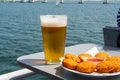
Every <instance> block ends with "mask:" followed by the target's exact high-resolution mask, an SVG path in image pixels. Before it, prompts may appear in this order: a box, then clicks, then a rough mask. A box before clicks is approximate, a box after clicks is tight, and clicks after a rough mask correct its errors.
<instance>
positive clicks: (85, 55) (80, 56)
mask: <svg viewBox="0 0 120 80" xmlns="http://www.w3.org/2000/svg"><path fill="white" fill-rule="evenodd" d="M78 57H79V58H80V59H81V61H84V60H83V58H84V57H92V55H90V54H88V53H80V54H78Z"/></svg>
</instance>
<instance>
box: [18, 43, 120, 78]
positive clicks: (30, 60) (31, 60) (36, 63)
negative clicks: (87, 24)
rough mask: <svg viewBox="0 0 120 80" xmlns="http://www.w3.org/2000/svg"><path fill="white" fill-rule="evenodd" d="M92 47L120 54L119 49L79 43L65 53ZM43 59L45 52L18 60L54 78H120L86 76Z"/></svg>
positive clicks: (22, 64)
mask: <svg viewBox="0 0 120 80" xmlns="http://www.w3.org/2000/svg"><path fill="white" fill-rule="evenodd" d="M92 47H97V48H98V49H99V50H100V51H101V50H105V51H107V52H108V53H109V54H110V55H120V50H119V49H113V50H109V49H107V48H103V47H101V46H98V45H96V44H79V45H74V46H70V47H66V49H65V53H74V54H78V53H82V52H86V51H88V50H89V49H91V48H92ZM42 61H44V52H40V53H34V54H30V55H24V56H21V57H19V58H18V59H17V62H18V63H19V64H20V65H21V66H23V67H25V68H28V69H30V70H32V71H34V72H36V73H39V74H42V75H44V76H47V77H49V78H51V79H53V80H120V76H112V77H103V78H93V77H85V76H81V75H79V74H75V73H72V72H69V71H66V70H64V69H63V68H62V67H61V66H60V65H59V64H58V65H46V64H43V63H40V62H42Z"/></svg>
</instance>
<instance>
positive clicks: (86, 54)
mask: <svg viewBox="0 0 120 80" xmlns="http://www.w3.org/2000/svg"><path fill="white" fill-rule="evenodd" d="M78 57H92V55H90V54H88V53H81V54H79V55H78Z"/></svg>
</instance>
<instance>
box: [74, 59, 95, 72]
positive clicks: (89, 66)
mask: <svg viewBox="0 0 120 80" xmlns="http://www.w3.org/2000/svg"><path fill="white" fill-rule="evenodd" d="M95 68H96V65H95V64H94V63H92V62H89V61H83V62H81V63H79V64H78V65H77V68H76V70H77V71H79V72H84V73H92V72H94V71H95Z"/></svg>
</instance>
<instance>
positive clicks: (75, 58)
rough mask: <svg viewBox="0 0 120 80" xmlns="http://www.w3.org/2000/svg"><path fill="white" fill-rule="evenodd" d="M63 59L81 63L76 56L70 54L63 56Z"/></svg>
mask: <svg viewBox="0 0 120 80" xmlns="http://www.w3.org/2000/svg"><path fill="white" fill-rule="evenodd" d="M65 58H66V59H72V60H74V61H76V62H78V63H79V62H81V59H80V58H78V57H77V56H75V55H74V54H71V53H67V54H65Z"/></svg>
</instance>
